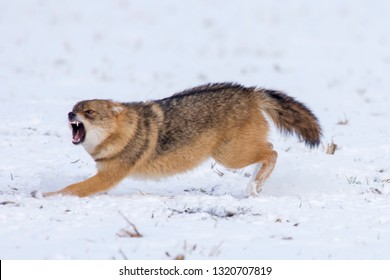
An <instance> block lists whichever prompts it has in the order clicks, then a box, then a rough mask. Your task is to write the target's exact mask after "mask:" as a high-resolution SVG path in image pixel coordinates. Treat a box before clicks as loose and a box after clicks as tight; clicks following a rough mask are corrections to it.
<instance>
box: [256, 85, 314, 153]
mask: <svg viewBox="0 0 390 280" xmlns="http://www.w3.org/2000/svg"><path fill="white" fill-rule="evenodd" d="M256 92H257V93H258V94H259V96H260V106H261V109H262V110H263V111H264V112H266V113H267V115H268V116H269V117H270V118H271V119H272V121H273V122H274V123H275V125H276V127H277V128H278V129H279V130H280V131H281V132H284V133H286V134H296V135H297V136H298V138H299V139H301V140H303V141H305V144H306V145H308V146H309V147H310V148H314V147H317V146H318V145H319V144H320V139H321V127H320V125H319V123H318V120H317V118H316V116H314V114H313V113H312V112H311V111H310V110H309V109H308V108H307V107H306V106H305V105H303V104H302V103H300V102H298V101H296V100H295V99H294V98H292V97H290V96H288V95H286V94H284V93H282V92H278V91H273V90H266V89H256Z"/></svg>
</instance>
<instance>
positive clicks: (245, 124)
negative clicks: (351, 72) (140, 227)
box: [44, 83, 321, 197]
mask: <svg viewBox="0 0 390 280" xmlns="http://www.w3.org/2000/svg"><path fill="white" fill-rule="evenodd" d="M264 113H265V114H267V115H268V116H269V118H270V119H271V120H272V121H273V122H274V123H275V125H276V127H277V128H278V129H279V130H280V131H281V132H284V133H286V134H296V135H297V136H298V138H300V139H301V140H303V141H304V142H305V144H306V145H308V146H309V147H310V148H313V147H316V146H318V145H319V143H320V137H321V128H320V125H319V123H318V121H317V118H316V117H315V116H314V115H313V113H312V112H311V111H310V110H309V109H308V108H307V107H306V106H305V105H303V104H302V103H300V102H298V101H296V100H295V99H294V98H292V97H290V96H288V95H286V94H284V93H282V92H279V91H274V90H267V89H261V88H256V87H244V86H241V85H239V84H234V83H218V84H207V85H203V86H199V87H195V88H192V89H188V90H185V91H183V92H180V93H177V94H174V95H172V96H171V97H168V98H164V99H161V100H154V101H147V102H131V103H120V102H114V101H111V100H97V99H95V100H86V101H81V102H79V103H77V104H76V105H75V106H74V108H73V110H72V111H71V112H70V113H69V114H68V118H69V123H70V127H71V129H72V134H73V143H74V144H76V145H78V144H82V145H83V146H84V148H85V150H86V151H87V152H88V153H89V154H90V155H91V156H92V158H93V159H94V160H95V162H96V163H97V170H98V171H97V174H96V175H95V176H93V177H91V178H89V179H87V180H85V181H83V182H80V183H76V184H72V185H70V186H68V187H66V188H64V189H62V190H59V191H57V192H51V193H46V194H44V195H45V196H48V195H53V194H64V195H77V196H80V197H84V196H88V195H92V194H94V193H97V192H102V191H106V190H108V189H110V188H112V187H114V186H115V185H116V184H117V183H119V182H120V181H121V180H122V179H123V178H125V177H126V176H138V177H144V178H158V177H162V176H169V175H173V174H176V173H180V172H185V171H187V170H190V169H192V168H194V167H196V166H197V165H199V164H200V163H202V162H203V161H205V160H206V159H208V158H209V157H212V158H213V159H214V160H215V161H217V162H218V163H220V164H222V165H223V166H225V167H227V168H233V169H239V168H244V167H246V166H248V165H251V164H261V168H260V170H259V171H258V173H257V174H256V175H255V178H254V182H253V184H252V185H253V186H254V192H255V193H257V192H259V191H260V189H261V187H262V185H263V183H264V181H265V180H266V179H267V177H268V176H269V175H270V174H271V172H272V170H273V168H274V166H275V162H276V159H277V153H276V151H274V150H273V147H272V144H271V143H269V142H268V141H267V136H268V131H269V124H268V122H267V120H266V118H265V116H264Z"/></svg>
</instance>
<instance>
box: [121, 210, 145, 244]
mask: <svg viewBox="0 0 390 280" xmlns="http://www.w3.org/2000/svg"><path fill="white" fill-rule="evenodd" d="M119 214H120V215H121V216H122V217H123V219H125V221H126V222H127V224H128V225H129V226H130V227H131V228H132V229H133V231H130V230H126V229H122V230H121V231H120V232H118V233H117V234H116V235H117V236H119V237H131V238H140V237H143V236H142V234H141V233H139V231H138V229H137V227H136V226H135V225H134V224H133V223H132V222H130V221H129V219H127V217H126V216H125V215H123V214H122V212H120V211H119Z"/></svg>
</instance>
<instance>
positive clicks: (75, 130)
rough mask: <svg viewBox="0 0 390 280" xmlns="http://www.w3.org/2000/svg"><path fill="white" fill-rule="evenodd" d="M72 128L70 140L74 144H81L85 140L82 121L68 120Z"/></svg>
mask: <svg viewBox="0 0 390 280" xmlns="http://www.w3.org/2000/svg"><path fill="white" fill-rule="evenodd" d="M69 124H70V126H71V128H72V136H73V138H72V142H73V144H75V145H78V144H81V143H83V142H84V140H85V134H86V133H85V127H84V125H83V123H82V122H79V121H71V122H69Z"/></svg>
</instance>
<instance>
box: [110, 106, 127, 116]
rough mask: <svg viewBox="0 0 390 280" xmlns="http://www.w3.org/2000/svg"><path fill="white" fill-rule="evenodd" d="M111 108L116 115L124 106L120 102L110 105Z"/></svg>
mask: <svg viewBox="0 0 390 280" xmlns="http://www.w3.org/2000/svg"><path fill="white" fill-rule="evenodd" d="M111 110H112V112H113V113H114V114H115V115H116V116H117V115H119V114H120V113H121V112H122V111H123V110H124V107H123V106H122V105H120V104H115V105H114V106H112V108H111Z"/></svg>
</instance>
